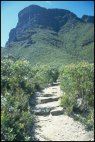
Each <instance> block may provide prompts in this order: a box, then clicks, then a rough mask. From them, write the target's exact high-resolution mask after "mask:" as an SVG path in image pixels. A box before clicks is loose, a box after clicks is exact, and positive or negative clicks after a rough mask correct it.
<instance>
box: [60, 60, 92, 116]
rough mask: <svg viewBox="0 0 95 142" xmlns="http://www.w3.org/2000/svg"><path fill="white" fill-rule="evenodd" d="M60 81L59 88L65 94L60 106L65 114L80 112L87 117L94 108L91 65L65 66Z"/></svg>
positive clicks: (81, 63) (85, 63) (84, 63)
mask: <svg viewBox="0 0 95 142" xmlns="http://www.w3.org/2000/svg"><path fill="white" fill-rule="evenodd" d="M60 80H61V88H62V89H63V91H64V92H65V95H63V97H62V99H61V105H62V106H63V107H64V108H65V110H66V112H67V113H68V111H69V113H73V112H77V113H78V112H79V113H80V112H81V113H83V114H87V115H86V116H88V113H90V110H91V109H92V108H93V106H94V85H93V82H94V68H93V64H89V63H87V62H80V63H79V64H70V65H67V66H65V67H64V69H63V71H62V70H61V75H60ZM79 100H80V101H79Z"/></svg>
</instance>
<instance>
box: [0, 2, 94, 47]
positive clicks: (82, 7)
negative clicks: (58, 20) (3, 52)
mask: <svg viewBox="0 0 95 142" xmlns="http://www.w3.org/2000/svg"><path fill="white" fill-rule="evenodd" d="M32 4H36V5H39V6H42V7H45V8H61V9H66V10H70V11H71V12H73V13H75V14H76V15H77V16H78V17H82V16H83V15H94V2H93V1H1V46H2V47H4V46H5V43H6V42H7V41H8V38H9V32H10V30H11V29H12V28H15V27H16V25H17V22H18V13H19V12H20V11H21V10H22V9H23V8H25V7H27V6H29V5H32Z"/></svg>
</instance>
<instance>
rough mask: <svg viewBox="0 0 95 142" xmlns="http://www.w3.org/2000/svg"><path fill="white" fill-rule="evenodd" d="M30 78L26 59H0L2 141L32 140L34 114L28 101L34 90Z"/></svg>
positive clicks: (29, 68) (31, 76) (30, 73)
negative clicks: (0, 62) (0, 60)
mask: <svg viewBox="0 0 95 142" xmlns="http://www.w3.org/2000/svg"><path fill="white" fill-rule="evenodd" d="M32 78H33V75H32V72H31V66H30V65H29V63H28V62H27V61H22V60H18V61H15V62H14V61H11V60H10V59H3V60H2V66H1V87H2V100H1V139H2V140H4V141H26V140H32V137H31V133H32V132H31V130H32V127H33V123H34V115H33V114H31V113H30V106H29V103H28V102H29V97H30V95H31V94H33V91H34V90H33V89H34V85H33V83H32Z"/></svg>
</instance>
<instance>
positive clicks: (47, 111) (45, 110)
mask: <svg viewBox="0 0 95 142" xmlns="http://www.w3.org/2000/svg"><path fill="white" fill-rule="evenodd" d="M32 111H33V112H34V114H35V115H39V116H42V115H49V114H50V109H49V108H35V109H33V110H32Z"/></svg>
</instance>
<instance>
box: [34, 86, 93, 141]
mask: <svg viewBox="0 0 95 142" xmlns="http://www.w3.org/2000/svg"><path fill="white" fill-rule="evenodd" d="M61 95H62V91H61V90H60V86H59V85H55V86H51V87H48V88H46V89H44V90H43V93H40V92H37V93H36V102H37V105H36V107H35V108H34V112H35V114H36V119H37V121H36V129H35V134H36V139H37V140H38V141H94V132H93V131H90V132H87V131H85V129H84V126H83V125H82V124H81V123H80V122H78V121H75V120H73V118H71V117H69V116H67V115H64V110H63V109H62V108H61V107H60V106H59V100H60V99H59V98H60V96H61Z"/></svg>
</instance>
